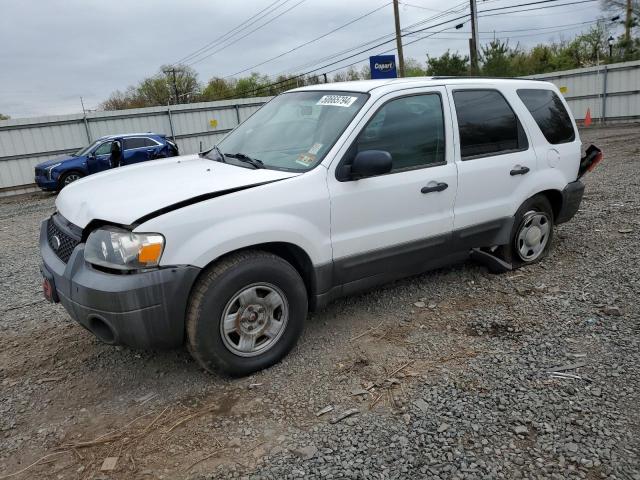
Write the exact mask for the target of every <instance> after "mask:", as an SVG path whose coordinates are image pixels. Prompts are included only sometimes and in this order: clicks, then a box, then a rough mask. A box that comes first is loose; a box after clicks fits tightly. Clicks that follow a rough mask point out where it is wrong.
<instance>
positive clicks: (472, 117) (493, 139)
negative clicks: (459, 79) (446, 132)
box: [453, 90, 528, 160]
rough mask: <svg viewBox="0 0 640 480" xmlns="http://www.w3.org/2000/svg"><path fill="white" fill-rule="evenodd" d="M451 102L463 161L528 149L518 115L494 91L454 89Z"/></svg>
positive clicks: (498, 93) (500, 95)
mask: <svg viewBox="0 0 640 480" xmlns="http://www.w3.org/2000/svg"><path fill="white" fill-rule="evenodd" d="M453 101H454V103H455V107H456V114H457V116H458V130H459V132H460V156H461V157H462V159H463V160H469V159H472V158H479V157H486V156H492V155H500V154H503V153H509V152H514V151H519V150H526V149H527V148H528V143H527V137H526V135H525V133H524V130H523V128H522V125H521V124H520V121H519V120H518V117H517V116H516V114H515V113H514V111H513V110H512V109H511V107H510V106H509V104H508V103H507V100H506V99H505V98H504V97H503V96H502V94H500V92H498V91H497V90H456V91H454V92H453Z"/></svg>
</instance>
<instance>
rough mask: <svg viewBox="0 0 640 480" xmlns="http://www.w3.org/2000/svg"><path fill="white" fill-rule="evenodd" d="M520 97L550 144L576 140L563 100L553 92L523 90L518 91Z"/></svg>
mask: <svg viewBox="0 0 640 480" xmlns="http://www.w3.org/2000/svg"><path fill="white" fill-rule="evenodd" d="M518 96H519V97H520V100H522V103H524V104H525V106H526V107H527V110H529V112H531V115H532V116H533V119H534V120H535V121H536V123H537V124H538V127H540V131H542V134H543V135H544V138H546V139H547V141H548V142H549V143H551V144H553V145H557V144H559V143H568V142H573V141H574V140H575V139H576V134H575V132H574V130H573V124H572V123H571V117H570V116H569V113H568V112H567V109H566V108H564V105H563V104H562V100H560V98H559V97H558V95H556V94H555V93H554V92H553V91H551V90H539V89H523V90H518Z"/></svg>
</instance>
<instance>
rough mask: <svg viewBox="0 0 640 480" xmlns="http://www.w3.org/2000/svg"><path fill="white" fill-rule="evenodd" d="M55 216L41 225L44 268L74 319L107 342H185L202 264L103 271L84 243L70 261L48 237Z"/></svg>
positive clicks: (172, 344)
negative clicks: (191, 299)
mask: <svg viewBox="0 0 640 480" xmlns="http://www.w3.org/2000/svg"><path fill="white" fill-rule="evenodd" d="M52 221H53V219H48V220H45V221H44V222H43V223H42V225H41V228H40V252H41V255H42V264H41V266H40V268H41V271H42V274H43V276H44V278H45V286H44V288H45V294H46V293H47V292H46V290H47V288H50V289H51V295H50V300H51V301H59V302H60V303H62V305H63V306H64V308H65V309H66V310H67V312H68V313H69V315H70V316H71V317H72V318H73V319H74V320H75V321H77V322H78V323H79V324H80V325H82V326H83V327H85V328H86V329H88V330H89V331H91V332H92V333H93V334H94V335H95V336H97V337H98V338H99V339H101V340H102V341H104V342H106V343H110V344H123V345H130V346H133V347H137V348H174V347H178V346H180V345H182V344H183V342H184V319H185V313H186V308H187V301H188V298H189V292H190V291H191V287H192V285H193V283H194V281H195V279H196V277H197V276H198V273H199V272H200V269H199V268H197V267H193V266H187V265H182V266H175V267H166V268H159V269H155V270H151V271H146V272H140V273H125V274H117V273H109V272H104V271H100V270H97V269H95V268H94V267H93V266H91V265H90V264H88V263H87V262H85V260H84V244H83V243H79V244H78V245H77V246H75V248H74V249H73V252H72V253H71V256H70V257H69V259H68V261H67V262H66V263H65V262H64V261H63V260H62V259H60V257H59V256H58V255H57V254H56V251H54V249H53V248H52V246H51V244H50V241H49V239H48V236H47V226H48V222H52ZM47 284H48V287H47Z"/></svg>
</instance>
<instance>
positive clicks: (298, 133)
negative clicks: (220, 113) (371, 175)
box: [206, 91, 368, 171]
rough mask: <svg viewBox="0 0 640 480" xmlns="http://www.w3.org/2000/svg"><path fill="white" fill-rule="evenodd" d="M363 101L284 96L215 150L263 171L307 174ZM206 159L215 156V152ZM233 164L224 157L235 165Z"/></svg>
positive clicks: (339, 95) (347, 96)
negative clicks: (258, 164) (252, 162)
mask: <svg viewBox="0 0 640 480" xmlns="http://www.w3.org/2000/svg"><path fill="white" fill-rule="evenodd" d="M367 98H368V95H367V94H364V93H353V92H331V91H316V92H311V91H310V92H292V93H285V94H282V95H280V96H278V97H276V98H274V99H273V100H271V101H270V102H269V103H267V104H266V105H265V106H264V107H262V108H261V109H260V110H258V111H257V112H256V113H254V114H253V115H252V116H251V117H250V118H249V119H248V120H247V121H245V122H244V123H243V124H241V125H240V126H238V127H237V128H236V129H235V130H233V131H232V132H231V133H230V134H229V135H228V136H227V137H225V138H224V140H222V141H221V142H220V143H219V144H218V147H219V150H220V151H221V152H223V153H224V154H225V155H227V154H229V155H232V156H234V155H235V154H242V155H243V156H247V157H251V158H252V159H256V160H260V161H261V162H262V164H263V167H264V168H273V169H277V170H290V171H306V170H309V169H311V168H313V167H314V166H315V165H317V164H318V163H319V162H320V161H321V160H322V159H323V158H324V156H325V155H326V154H327V152H328V151H329V149H330V148H331V147H332V146H333V144H334V143H335V142H336V140H337V139H338V137H339V136H340V135H341V134H342V132H343V131H344V130H345V128H346V127H347V125H348V124H349V122H351V120H352V119H353V117H355V115H356V113H358V110H360V108H361V107H362V105H364V103H365V102H366V100H367ZM206 156H207V158H211V159H212V160H216V159H217V158H218V155H217V153H216V151H215V150H212V151H210V152H209V153H207V154H206ZM234 160H237V158H236V159H234V158H233V157H231V159H230V160H229V159H227V161H229V163H234V164H237V162H236V161H234ZM238 164H239V163H238Z"/></svg>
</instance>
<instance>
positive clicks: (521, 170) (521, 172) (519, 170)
mask: <svg viewBox="0 0 640 480" xmlns="http://www.w3.org/2000/svg"><path fill="white" fill-rule="evenodd" d="M526 173H529V167H520V168H514V169H513V170H511V171H510V172H509V175H511V176H512V177H515V176H516V175H524V174H526Z"/></svg>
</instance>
